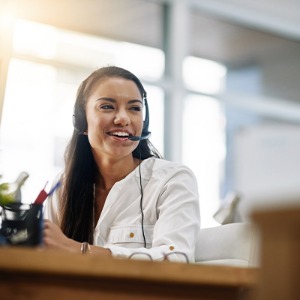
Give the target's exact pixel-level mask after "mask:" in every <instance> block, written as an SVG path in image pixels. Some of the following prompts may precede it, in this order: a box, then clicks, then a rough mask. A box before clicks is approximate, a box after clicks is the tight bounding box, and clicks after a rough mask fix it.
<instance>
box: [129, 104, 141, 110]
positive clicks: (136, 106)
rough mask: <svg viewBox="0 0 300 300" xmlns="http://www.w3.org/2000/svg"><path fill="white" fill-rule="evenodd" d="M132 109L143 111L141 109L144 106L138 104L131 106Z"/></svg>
mask: <svg viewBox="0 0 300 300" xmlns="http://www.w3.org/2000/svg"><path fill="white" fill-rule="evenodd" d="M130 110H133V111H141V110H142V107H141V106H138V105H135V106H131V107H130Z"/></svg>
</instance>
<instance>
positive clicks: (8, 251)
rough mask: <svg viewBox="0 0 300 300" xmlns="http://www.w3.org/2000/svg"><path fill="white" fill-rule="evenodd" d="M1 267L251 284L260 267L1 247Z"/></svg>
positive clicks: (109, 276) (170, 280) (77, 274)
mask: <svg viewBox="0 0 300 300" xmlns="http://www.w3.org/2000/svg"><path fill="white" fill-rule="evenodd" d="M0 270H2V271H8V272H16V271H17V272H24V273H41V274H48V275H49V274H53V275H54V274H56V275H68V276H86V277H102V278H120V279H134V280H137V279H138V280H147V281H156V282H158V281H159V282H165V283H168V282H169V283H172V282H173V283H174V282H176V283H182V284H190V285H199V284H202V285H220V286H228V287H230V286H232V287H252V286H254V285H255V284H256V282H257V273H258V269H255V268H241V267H227V266H212V265H199V264H185V263H173V262H149V261H138V260H124V259H116V258H103V257H99V256H96V255H87V256H82V255H80V254H72V253H66V252H60V251H50V250H42V249H32V248H31V249H30V248H8V247H3V248H0Z"/></svg>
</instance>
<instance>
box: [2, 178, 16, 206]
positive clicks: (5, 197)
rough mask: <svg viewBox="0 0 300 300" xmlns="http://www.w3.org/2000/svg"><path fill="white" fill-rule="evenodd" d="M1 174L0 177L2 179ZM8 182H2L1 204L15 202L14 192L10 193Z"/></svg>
mask: <svg viewBox="0 0 300 300" xmlns="http://www.w3.org/2000/svg"><path fill="white" fill-rule="evenodd" d="M1 177H2V176H1V175H0V179H1ZM7 191H8V183H0V205H1V206H4V205H7V204H10V203H12V202H14V197H13V195H12V194H8V193H7Z"/></svg>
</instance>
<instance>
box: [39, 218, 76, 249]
mask: <svg viewBox="0 0 300 300" xmlns="http://www.w3.org/2000/svg"><path fill="white" fill-rule="evenodd" d="M43 242H44V246H45V247H46V248H48V249H61V250H68V251H72V252H78V253H80V247H81V243H79V242H76V241H74V240H72V239H70V238H68V237H67V236H66V235H64V233H63V232H62V231H61V229H60V228H59V226H57V225H56V224H54V223H53V222H51V221H49V220H47V219H46V220H44V237H43Z"/></svg>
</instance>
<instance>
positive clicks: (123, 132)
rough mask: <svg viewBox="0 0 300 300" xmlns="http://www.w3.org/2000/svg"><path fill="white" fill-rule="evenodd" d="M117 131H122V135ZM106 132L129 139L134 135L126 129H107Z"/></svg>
mask: <svg viewBox="0 0 300 300" xmlns="http://www.w3.org/2000/svg"><path fill="white" fill-rule="evenodd" d="M117 133H120V135H117ZM106 134H107V135H109V136H110V137H113V138H116V139H118V140H128V137H130V136H132V135H133V134H132V133H131V132H130V131H128V130H124V129H115V130H111V131H107V132H106ZM123 134H124V136H123Z"/></svg>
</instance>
